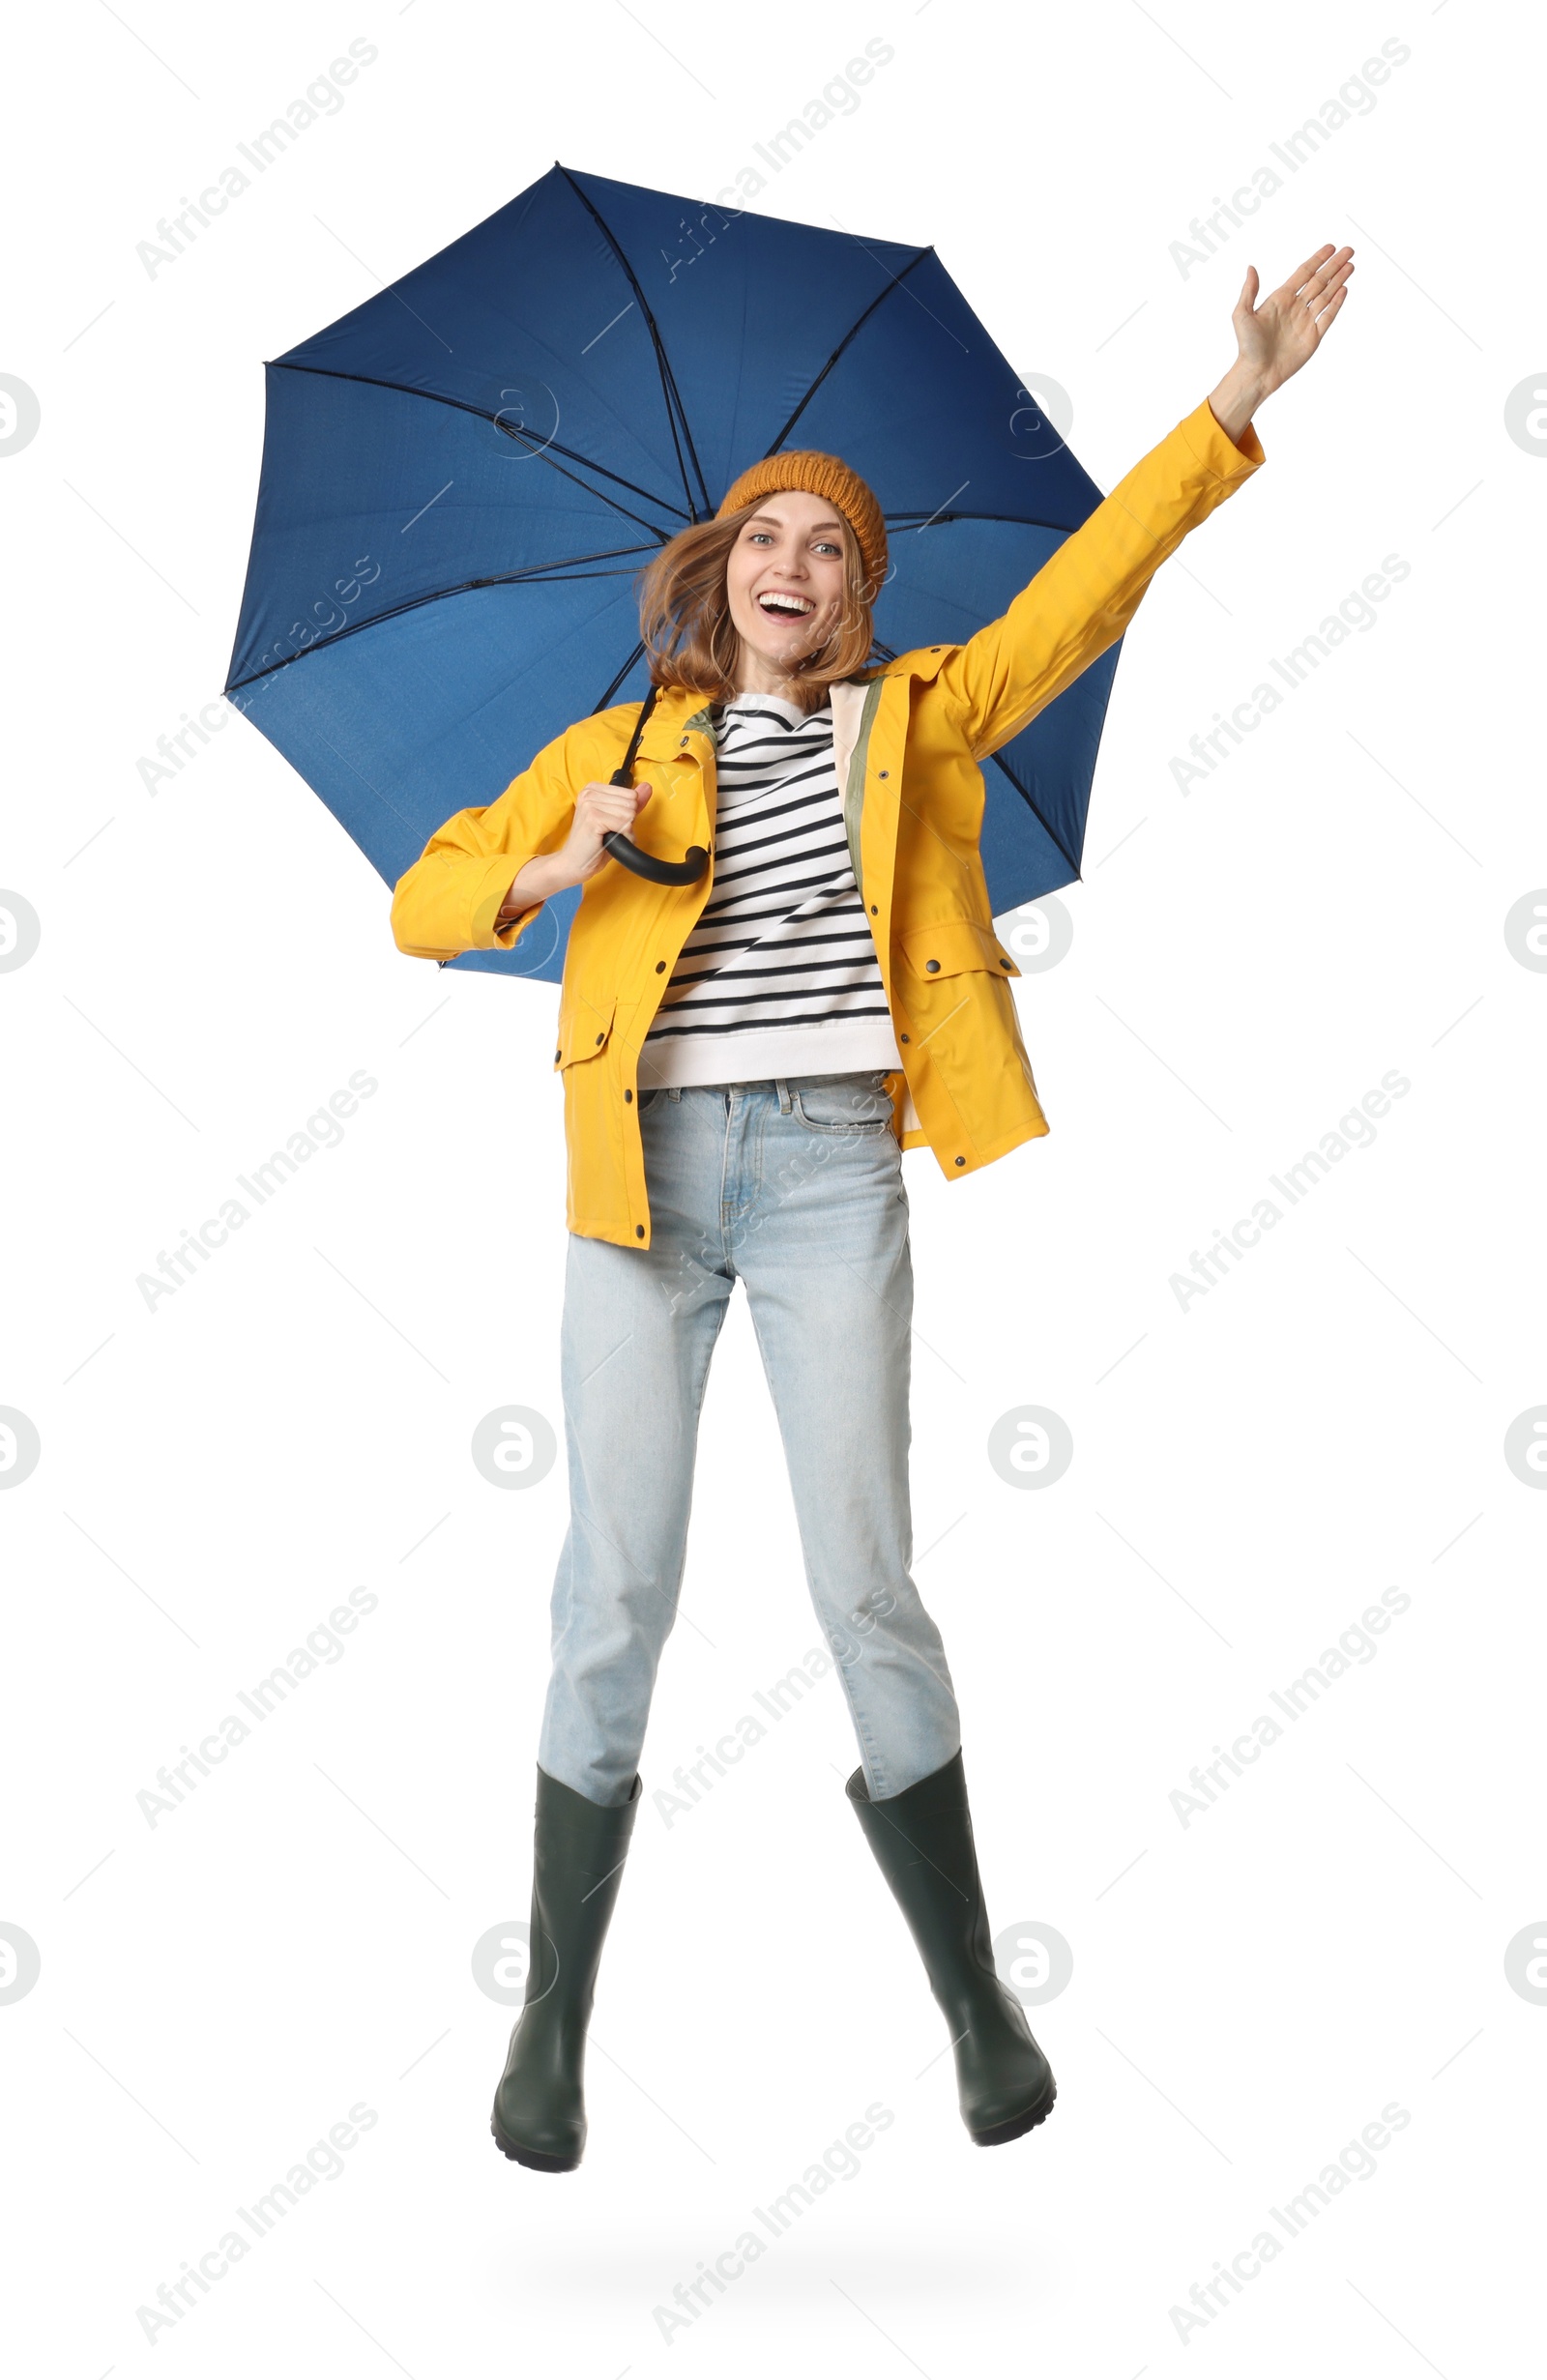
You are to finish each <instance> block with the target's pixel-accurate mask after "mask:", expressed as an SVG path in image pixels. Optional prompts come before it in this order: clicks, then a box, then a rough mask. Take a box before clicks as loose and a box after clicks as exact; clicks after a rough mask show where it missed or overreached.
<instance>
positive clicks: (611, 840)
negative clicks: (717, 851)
mask: <svg viewBox="0 0 1547 2380" xmlns="http://www.w3.org/2000/svg"><path fill="white" fill-rule="evenodd" d="M658 691H659V689H658V688H657V687H656V686H652V687H651V689H650V692H649V693H648V694H647V695H646V696H645V699H644V703H643V705H642V706H641V708H640V712H639V716H638V718H637V719H636V720H635V722H634V732H633V734H632V735H631V736H630V737H629V739H628V751H627V752H626V753H625V754H624V757H623V765H622V767H621V768H618V769H614V770H613V772H612V775H611V778H610V779H609V782H610V783H611V784H613V785H631V784H632V783H633V773H634V755H635V753H636V752H637V751H638V749H639V739H640V737H641V736H642V735H643V734H644V732H645V721H646V720H647V719H648V718H649V716H650V714H651V712H652V711H654V710H655V708H656V697H657V692H658ZM601 848H602V850H603V851H605V852H609V853H610V854H611V856H612V857H613V858H614V859H620V860H622V862H623V864H624V866H625V867H626V868H631V869H632V870H633V873H634V874H635V875H636V876H643V877H647V878H648V879H649V881H650V883H651V884H653V885H693V884H696V883H697V882H698V879H699V878H700V877H701V876H702V875H703V873H704V870H705V869H706V868H707V867H708V865H709V854H708V852H707V851H706V850H705V849H704V847H703V845H702V843H689V844H688V846H687V850H686V856H684V857H683V858H681V859H657V857H656V855H655V853H654V852H643V851H641V850H640V848H639V846H638V844H637V843H631V842H630V841H629V839H628V836H627V835H626V834H625V833H624V831H623V829H622V828H621V827H619V828H617V829H616V830H615V831H614V832H613V833H612V834H604V835H603V836H602V838H601Z"/></svg>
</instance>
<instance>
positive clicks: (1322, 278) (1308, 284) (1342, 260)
mask: <svg viewBox="0 0 1547 2380" xmlns="http://www.w3.org/2000/svg"><path fill="white" fill-rule="evenodd" d="M1353 253H1354V250H1353V249H1352V248H1351V247H1340V248H1337V249H1335V250H1334V251H1333V253H1332V254H1331V255H1330V256H1328V259H1327V262H1326V263H1325V264H1324V265H1321V266H1319V267H1318V269H1317V271H1316V272H1314V273H1313V274H1311V276H1310V277H1309V278H1308V279H1307V280H1306V281H1305V282H1304V284H1303V286H1302V288H1301V289H1300V291H1299V295H1300V296H1301V297H1308V296H1311V295H1312V294H1314V292H1315V291H1316V290H1318V289H1324V288H1327V287H1328V286H1329V285H1330V283H1331V282H1332V281H1333V280H1334V279H1335V278H1336V276H1337V275H1338V274H1339V273H1341V272H1342V270H1343V269H1344V267H1345V266H1346V265H1347V263H1348V261H1349V258H1350V257H1351V256H1352V255H1353Z"/></svg>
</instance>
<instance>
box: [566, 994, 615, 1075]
mask: <svg viewBox="0 0 1547 2380" xmlns="http://www.w3.org/2000/svg"><path fill="white" fill-rule="evenodd" d="M617 1006H618V1001H617V995H616V993H609V994H608V996H607V998H606V999H605V1000H591V999H587V998H586V997H585V995H584V994H582V993H579V992H570V993H569V995H568V997H567V998H566V1000H565V1002H564V1007H563V1009H562V1011H561V1013H560V1017H559V1046H558V1048H557V1049H556V1050H555V1051H554V1053H553V1062H554V1065H555V1066H557V1067H561V1068H562V1067H565V1066H573V1065H578V1064H579V1063H580V1062H581V1061H582V1060H583V1059H587V1058H599V1056H600V1055H601V1052H602V1051H603V1050H604V1049H605V1047H606V1045H607V1041H608V1038H609V1036H610V1034H611V1032H612V1020H613V1017H614V1015H615V1013H616V1011H617Z"/></svg>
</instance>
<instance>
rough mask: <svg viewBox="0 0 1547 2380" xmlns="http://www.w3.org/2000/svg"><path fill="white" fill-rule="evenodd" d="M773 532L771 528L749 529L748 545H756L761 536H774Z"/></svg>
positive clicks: (747, 535) (747, 534)
mask: <svg viewBox="0 0 1547 2380" xmlns="http://www.w3.org/2000/svg"><path fill="white" fill-rule="evenodd" d="M773 534H774V533H773V531H772V530H770V529H749V530H748V531H747V533H746V542H747V544H748V545H755V544H756V543H757V540H758V538H759V537H772V536H773Z"/></svg>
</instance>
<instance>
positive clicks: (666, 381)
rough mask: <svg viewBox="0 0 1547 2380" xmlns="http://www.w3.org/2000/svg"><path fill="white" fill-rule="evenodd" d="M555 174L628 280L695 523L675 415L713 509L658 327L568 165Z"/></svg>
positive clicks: (597, 212)
mask: <svg viewBox="0 0 1547 2380" xmlns="http://www.w3.org/2000/svg"><path fill="white" fill-rule="evenodd" d="M559 171H560V173H562V174H563V176H564V178H565V180H566V182H568V183H569V188H570V189H572V190H573V192H574V194H575V196H576V198H578V199H579V201H580V204H581V205H582V206H583V207H584V208H585V210H586V212H587V213H588V214H589V215H590V216H591V217H592V218H593V220H594V221H595V222H596V224H597V225H598V229H599V230H600V232H601V234H602V236H603V238H604V239H605V240H606V242H607V245H608V247H610V248H611V249H612V252H613V254H614V256H616V257H617V259H618V263H619V265H620V267H621V268H622V270H623V272H624V274H625V275H626V276H627V277H628V286H629V288H630V289H631V290H632V291H633V293H634V299H635V302H636V303H637V305H638V307H639V311H640V313H641V314H642V315H643V317H644V320H645V325H646V328H647V329H648V331H649V333H650V339H651V344H652V346H653V347H654V348H655V351H656V368H657V371H658V372H659V374H660V389H661V394H662V396H663V397H664V398H665V400H666V422H667V426H668V428H669V429H670V431H671V443H672V448H673V450H674V452H675V454H676V456H677V468H678V470H679V471H680V472H681V473H682V479H683V494H684V495H685V496H686V499H687V509H688V513H689V515H690V516H691V517H692V518H693V519H695V520H696V519H697V518H698V507H697V506H696V505H695V504H694V502H693V492H692V489H691V488H690V487H689V486H688V484H687V471H686V465H685V464H684V462H683V449H682V441H679V439H678V435H677V417H678V415H681V417H682V438H683V440H684V441H686V447H687V451H688V454H689V455H690V456H691V458H692V465H693V469H694V471H695V472H697V474H698V486H699V492H700V494H701V495H702V497H703V500H704V511H705V513H706V514H707V513H709V512H711V511H713V509H714V507H713V506H712V505H711V503H710V501H709V489H708V486H707V485H706V483H705V479H704V473H703V467H702V465H701V464H700V462H699V460H698V450H697V449H696V448H695V447H694V445H693V434H692V432H691V430H690V429H689V428H688V426H687V408H686V405H685V404H684V403H683V400H682V393H681V392H680V391H679V389H678V386H677V380H676V375H675V374H674V373H673V371H672V368H671V364H670V363H669V362H668V361H667V357H666V347H665V341H664V340H663V339H662V337H661V335H660V330H659V326H658V325H657V321H656V317H655V315H654V314H653V313H652V312H651V310H650V305H649V302H648V300H647V299H646V296H645V293H644V291H643V290H642V289H641V288H640V286H639V282H638V279H637V277H636V276H635V274H634V269H633V267H632V265H631V264H630V263H629V262H628V257H627V256H626V255H625V254H624V252H623V249H622V247H620V246H619V244H618V241H617V239H616V237H615V236H614V233H613V230H612V227H611V225H610V224H609V223H608V222H607V221H606V219H605V218H604V217H603V216H602V214H601V212H600V210H599V209H598V207H597V206H596V205H595V204H594V203H593V201H592V200H591V199H589V198H588V197H587V196H586V193H585V191H584V190H583V189H581V188H580V185H579V183H578V182H576V180H575V178H574V176H573V174H572V173H571V172H570V171H569V167H568V165H561V166H560V167H559Z"/></svg>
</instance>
